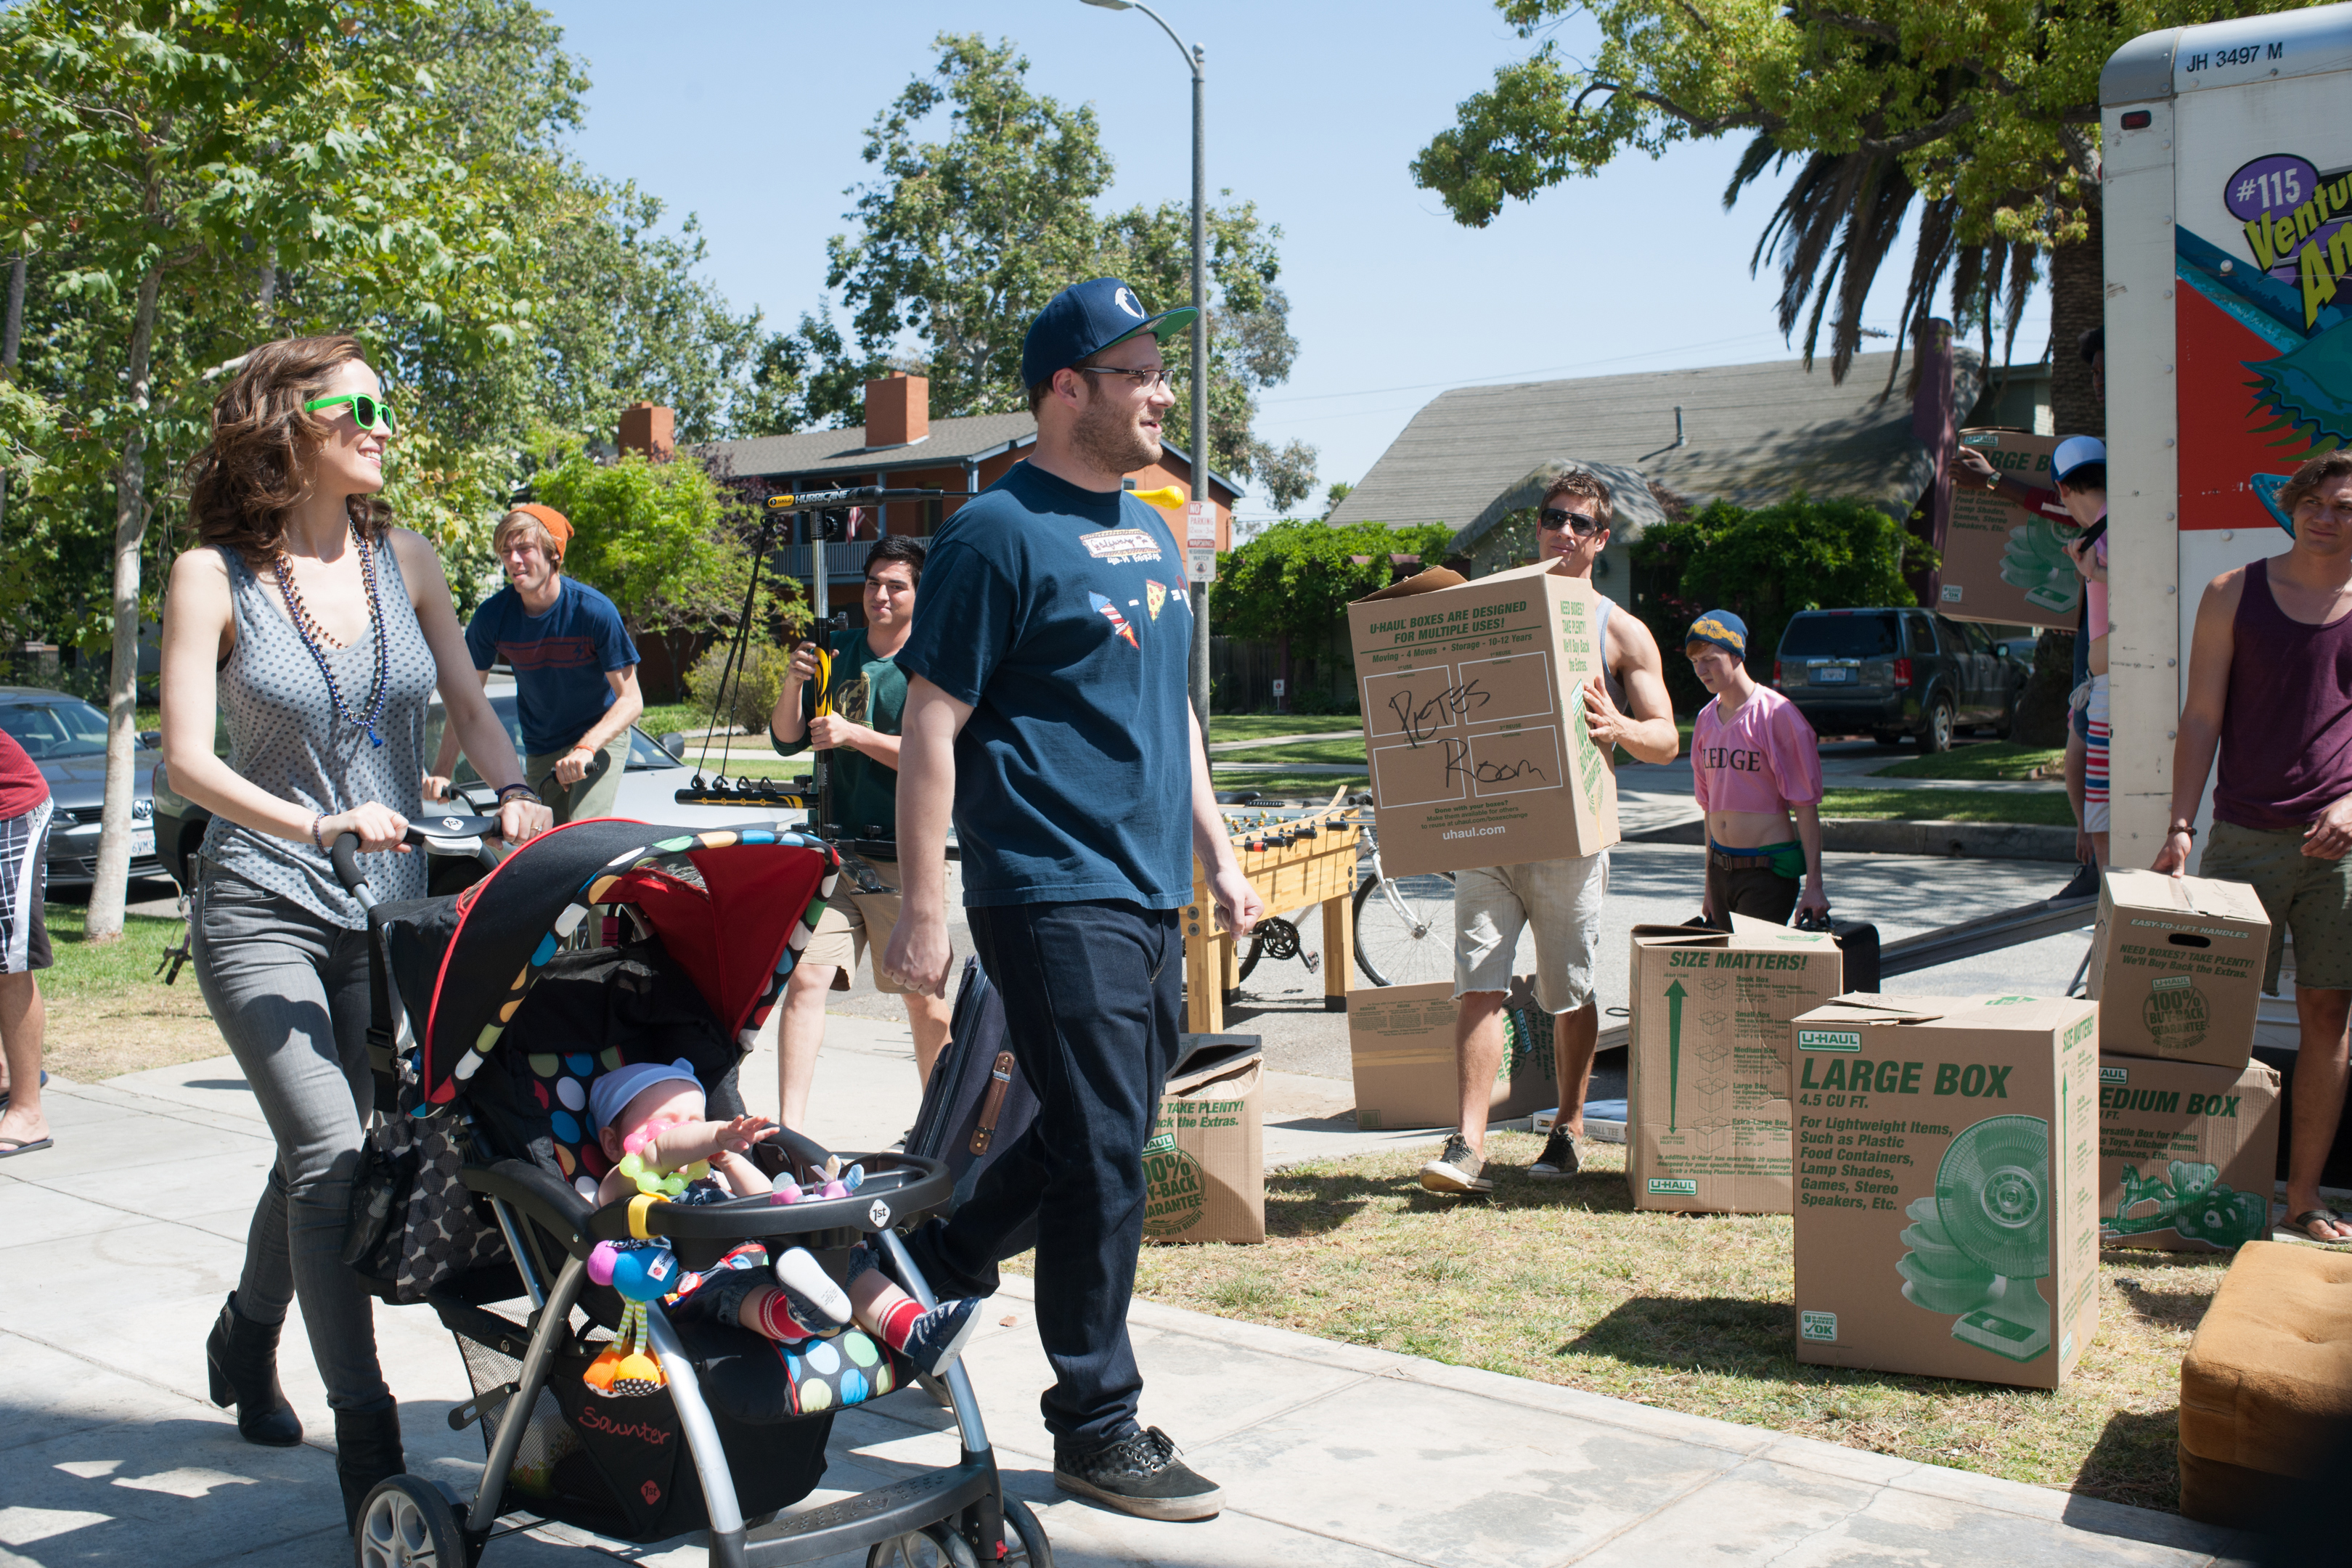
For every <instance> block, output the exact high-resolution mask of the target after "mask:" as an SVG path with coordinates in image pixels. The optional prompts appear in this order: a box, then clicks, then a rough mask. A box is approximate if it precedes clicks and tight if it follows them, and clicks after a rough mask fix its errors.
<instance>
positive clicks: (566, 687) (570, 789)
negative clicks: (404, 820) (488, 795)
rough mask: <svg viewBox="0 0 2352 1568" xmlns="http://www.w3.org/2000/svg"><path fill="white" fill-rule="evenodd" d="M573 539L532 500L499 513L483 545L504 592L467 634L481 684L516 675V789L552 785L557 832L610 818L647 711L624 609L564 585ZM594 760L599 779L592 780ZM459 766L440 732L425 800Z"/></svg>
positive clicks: (564, 521) (487, 603)
mask: <svg viewBox="0 0 2352 1568" xmlns="http://www.w3.org/2000/svg"><path fill="white" fill-rule="evenodd" d="M571 540H572V522H571V520H570V519H568V518H566V517H565V516H564V515H563V514H562V512H560V511H558V510H555V509H554V508H553V507H551V506H541V505H539V504H537V503H536V502H533V503H530V504H527V505H524V506H519V507H517V508H515V509H514V510H512V511H510V512H509V513H507V515H506V516H505V517H504V518H503V519H502V520H500V521H499V530H498V532H497V533H495V534H494V535H492V536H491V541H490V542H491V544H492V546H493V547H494V548H495V549H496V550H497V551H498V555H499V564H500V565H501V566H503V567H505V568H506V574H507V586H505V587H503V588H501V589H499V591H498V592H497V593H495V594H493V595H490V596H489V597H488V599H485V600H484V601H483V602H482V607H481V608H480V609H478V610H476V611H475V612H474V618H473V620H472V621H471V622H469V623H468V624H467V627H466V647H467V650H468V651H469V652H471V653H472V654H473V656H474V668H476V669H478V670H479V671H480V672H481V676H482V684H483V685H485V686H488V684H489V683H490V667H491V666H492V665H494V664H499V663H504V664H505V665H506V666H507V668H509V669H512V670H513V671H514V677H515V716H516V718H517V719H519V720H520V721H521V725H522V752H523V774H522V776H523V781H524V782H525V783H526V784H531V785H532V786H534V787H537V786H538V785H540V784H542V783H544V782H546V781H547V780H548V779H549V777H550V775H552V777H553V782H554V784H555V790H554V793H553V794H552V795H550V796H549V797H548V801H547V805H548V806H549V807H550V808H551V810H552V811H553V812H554V813H555V820H556V824H557V826H562V824H564V823H567V822H576V821H579V820H581V819H583V818H585V817H591V816H610V815H612V810H613V802H614V799H615V798H616V797H617V796H618V795H620V793H621V774H622V773H624V772H625V770H626V769H627V768H628V765H629V726H630V725H631V724H634V723H635V722H636V720H637V715H638V714H640V713H642V712H644V711H645V710H646V703H645V699H644V698H642V697H640V696H639V695H638V694H637V645H636V644H635V643H634V642H632V641H630V640H629V632H628V628H627V627H626V626H623V625H622V624H621V612H620V610H619V609H618V608H616V607H615V606H614V604H613V601H612V600H610V599H608V598H606V597H605V596H604V595H602V594H600V593H598V592H597V591H596V590H595V589H593V588H591V587H590V586H588V584H585V583H575V582H572V581H570V580H569V579H567V578H566V577H565V576H564V575H563V550H564V546H565V545H566V544H568V543H570V542H571ZM599 752H602V753H603V754H604V772H603V773H601V774H600V773H593V769H594V767H595V765H596V758H597V754H598V753H599ZM456 765H457V730H456V729H455V728H454V727H445V728H444V729H443V731H442V732H441V751H440V753H439V754H438V755H437V756H436V757H435V758H434V761H433V772H432V773H431V774H430V775H429V776H428V777H427V778H426V779H425V799H427V800H442V799H445V798H446V797H447V795H448V793H449V770H450V769H451V768H452V767H454V766H456Z"/></svg>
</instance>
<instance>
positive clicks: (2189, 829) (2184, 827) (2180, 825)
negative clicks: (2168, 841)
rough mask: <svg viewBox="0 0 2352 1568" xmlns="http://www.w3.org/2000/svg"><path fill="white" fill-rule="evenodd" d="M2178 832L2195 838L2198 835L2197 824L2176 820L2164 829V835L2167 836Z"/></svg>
mask: <svg viewBox="0 0 2352 1568" xmlns="http://www.w3.org/2000/svg"><path fill="white" fill-rule="evenodd" d="M2176 833H2180V834H2186V835H2187V836H2188V837H2191V838H2194V837H2197V828H2196V825H2195V824H2193V823H2187V822H2176V823H2174V824H2173V825H2172V826H2169V827H2168V828H2166V829H2165V830H2164V836H2165V837H2167V838H2169V837H2172V836H2173V835H2174V834H2176Z"/></svg>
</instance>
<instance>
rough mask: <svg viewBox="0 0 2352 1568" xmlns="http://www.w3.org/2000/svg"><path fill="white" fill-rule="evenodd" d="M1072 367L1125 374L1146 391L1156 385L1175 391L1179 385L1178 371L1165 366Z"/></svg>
mask: <svg viewBox="0 0 2352 1568" xmlns="http://www.w3.org/2000/svg"><path fill="white" fill-rule="evenodd" d="M1070 368H1071V369H1072V370H1078V371H1084V372H1085V373H1086V374H1088V375H1123V376H1125V377H1127V379H1128V380H1129V381H1131V382H1133V383H1135V384H1136V386H1137V387H1138V389H1139V390H1141V391H1144V392H1150V390H1151V389H1152V388H1153V387H1155V386H1164V387H1166V388H1167V389H1168V390H1169V391H1171V392H1173V391H1175V390H1176V387H1177V379H1176V373H1175V372H1174V371H1172V370H1168V369H1165V368H1162V369H1160V370H1128V369H1126V368H1124V367H1122V366H1119V365H1115V364H1076V365H1072V366H1071V367H1070Z"/></svg>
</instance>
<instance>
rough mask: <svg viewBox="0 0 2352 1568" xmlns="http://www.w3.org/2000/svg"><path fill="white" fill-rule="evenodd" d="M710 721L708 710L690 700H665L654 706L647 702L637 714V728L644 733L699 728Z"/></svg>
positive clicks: (654, 733)
mask: <svg viewBox="0 0 2352 1568" xmlns="http://www.w3.org/2000/svg"><path fill="white" fill-rule="evenodd" d="M709 722H710V710H709V709H707V708H698V707H696V706H695V705H694V704H693V703H691V702H665V703H662V704H661V705H660V706H658V707H656V706H653V705H652V704H647V706H646V710H645V712H644V713H642V714H641V715H639V716H638V719H637V728H638V729H640V730H643V731H645V732H646V734H648V735H653V736H656V737H658V736H661V735H666V734H667V733H668V732H669V731H672V730H699V729H701V728H703V727H704V726H705V725H707V724H709Z"/></svg>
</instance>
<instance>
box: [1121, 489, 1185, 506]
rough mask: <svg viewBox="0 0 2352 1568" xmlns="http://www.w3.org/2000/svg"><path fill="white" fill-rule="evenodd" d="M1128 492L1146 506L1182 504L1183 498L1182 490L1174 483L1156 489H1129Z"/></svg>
mask: <svg viewBox="0 0 2352 1568" xmlns="http://www.w3.org/2000/svg"><path fill="white" fill-rule="evenodd" d="M1128 493H1129V494H1130V495H1132V496H1134V497H1135V499H1136V500H1139V501H1141V502H1142V503H1143V504H1144V505H1146V506H1182V505H1183V504H1184V500H1185V497H1184V492H1183V491H1182V490H1181V489H1179V488H1178V487H1176V486H1174V485H1163V486H1161V487H1160V489H1156V490H1130V491H1129V492H1128Z"/></svg>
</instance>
